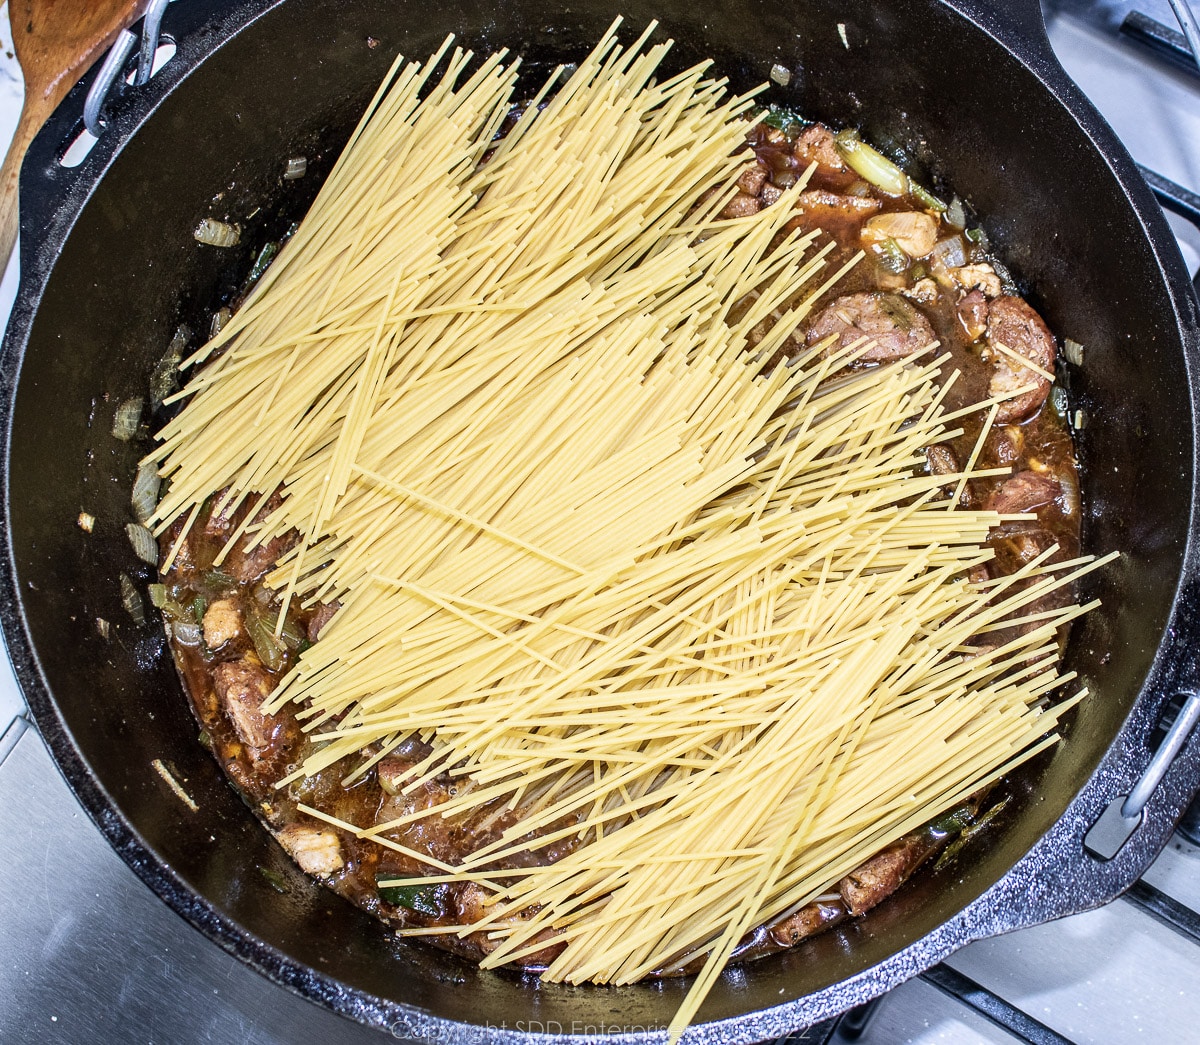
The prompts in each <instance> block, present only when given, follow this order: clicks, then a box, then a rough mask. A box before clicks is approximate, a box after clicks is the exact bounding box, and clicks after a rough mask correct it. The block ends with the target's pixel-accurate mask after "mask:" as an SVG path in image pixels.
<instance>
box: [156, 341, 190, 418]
mask: <svg viewBox="0 0 1200 1045" xmlns="http://www.w3.org/2000/svg"><path fill="white" fill-rule="evenodd" d="M191 338H192V328H191V327H189V326H188V325H187V324H186V323H185V324H182V325H181V326H180V327H179V329H178V330H176V331H175V334H174V336H173V337H172V338H171V343H170V344H169V345H168V346H167V351H166V352H165V353H164V355H163V357H162V359H160V360H159V361H158V362H157V363H155V364H154V372H153V373H151V375H150V405H151V407H152V408H153V409H155V410H157V409H158V408H159V407H160V406H162V405H163V400H165V399H166V398H167V397H168V396H170V395H171V393H172V392H174V391H175V389H176V388H178V387H179V364H180V363H181V362H182V361H183V350H184V349H185V348H187V344H188V342H189V341H190V340H191Z"/></svg>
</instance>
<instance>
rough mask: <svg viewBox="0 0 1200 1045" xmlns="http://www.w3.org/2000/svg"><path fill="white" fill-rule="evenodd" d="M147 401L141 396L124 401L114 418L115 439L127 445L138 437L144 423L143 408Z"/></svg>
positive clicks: (113, 430) (113, 431)
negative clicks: (139, 427)
mask: <svg viewBox="0 0 1200 1045" xmlns="http://www.w3.org/2000/svg"><path fill="white" fill-rule="evenodd" d="M144 403H145V400H144V399H142V398H141V397H140V396H135V397H134V398H133V399H126V400H123V401H122V402H121V404H120V406H118V407H117V412H116V414H115V415H114V416H113V423H112V434H113V438H114V439H120V440H121V442H123V443H127V442H129V440H130V439H132V438H133V437H134V436H135V435H137V430H138V425H140V424H141V423H142V406H143V404H144Z"/></svg>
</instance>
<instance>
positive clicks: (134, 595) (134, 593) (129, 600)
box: [106, 573, 146, 637]
mask: <svg viewBox="0 0 1200 1045" xmlns="http://www.w3.org/2000/svg"><path fill="white" fill-rule="evenodd" d="M121 605H122V606H124V607H125V612H126V613H128V614H129V616H131V617H132V618H133V623H134V624H145V623H146V607H145V604H144V603H143V602H142V597H141V595H139V594H138V590H137V588H135V587H134V585H133V581H131V580H130V579H129V575H128V574H125V573H122V574H121ZM106 637H107V636H106Z"/></svg>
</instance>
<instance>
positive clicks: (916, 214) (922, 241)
mask: <svg viewBox="0 0 1200 1045" xmlns="http://www.w3.org/2000/svg"><path fill="white" fill-rule="evenodd" d="M937 233H938V227H937V222H936V221H935V220H934V219H933V218H931V217H930V216H929V215H928V214H925V213H923V212H922V211H891V212H889V213H887V214H876V215H875V217H873V218H868V219H867V221H866V224H864V225H863V230H862V240H863V242H864V243H866V244H873V243H883V242H884V241H885V240H889V239H890V240H892V241H893V242H895V244H896V245H897V246H898V247H899V248H900V249H901V250H902V251H904V253H905V254H907V255H908V256H909V257H910V258H924V257H927V256H928V255H929V252H930V251H931V250H933V246H934V244H935V243H937Z"/></svg>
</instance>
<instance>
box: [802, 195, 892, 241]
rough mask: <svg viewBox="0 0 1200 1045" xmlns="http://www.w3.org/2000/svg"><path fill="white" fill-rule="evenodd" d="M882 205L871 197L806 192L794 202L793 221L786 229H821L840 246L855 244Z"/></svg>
mask: <svg viewBox="0 0 1200 1045" xmlns="http://www.w3.org/2000/svg"><path fill="white" fill-rule="evenodd" d="M882 206H883V204H882V203H880V202H879V200H877V199H875V198H874V197H872V196H839V195H838V194H837V193H836V192H829V191H828V190H827V189H806V190H805V191H804V192H802V193H800V195H799V196H798V197H797V199H796V217H794V218H792V220H791V221H789V222H788V224H787V227H788V228H789V229H795V228H800V229H804V230H805V231H806V232H808V231H811V230H812V229H823V230H824V231H825V232H827V233H829V235H831V236H833V238H834V239H836V240H838V241H839V242H842V243H856V242H857V241H858V240H859V238H860V236H861V234H862V224H863V222H864V221H866V220H867V218H869V217H870V216H871V215H872V214H875V213H876V212H877V211H878V210H879V208H880V207H882Z"/></svg>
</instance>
